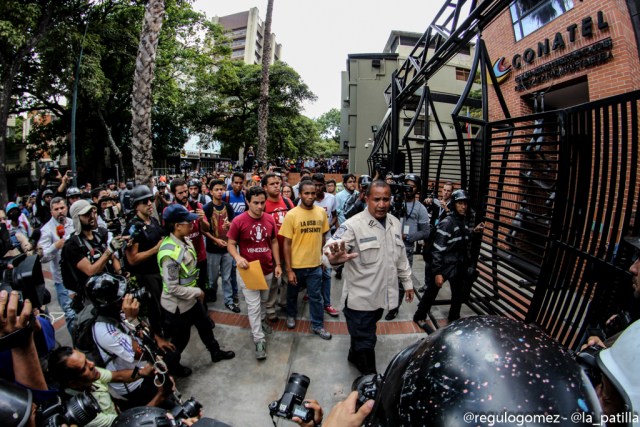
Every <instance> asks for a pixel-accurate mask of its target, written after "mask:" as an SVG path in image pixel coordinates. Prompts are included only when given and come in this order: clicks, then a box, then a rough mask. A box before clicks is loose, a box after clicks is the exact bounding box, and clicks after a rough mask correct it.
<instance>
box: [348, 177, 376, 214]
mask: <svg viewBox="0 0 640 427" xmlns="http://www.w3.org/2000/svg"><path fill="white" fill-rule="evenodd" d="M369 184H371V177H370V176H369V175H360V178H358V190H359V191H357V192H355V193H354V194H352V195H351V199H353V201H352V200H351V199H350V200H347V202H346V205H347V207H345V209H344V217H345V220H347V219H349V218H351V217H352V216H354V215H356V214H359V213H360V212H362V211H363V210H365V208H366V207H367V203H366V202H365V194H366V192H367V188H369ZM341 224H342V223H341Z"/></svg>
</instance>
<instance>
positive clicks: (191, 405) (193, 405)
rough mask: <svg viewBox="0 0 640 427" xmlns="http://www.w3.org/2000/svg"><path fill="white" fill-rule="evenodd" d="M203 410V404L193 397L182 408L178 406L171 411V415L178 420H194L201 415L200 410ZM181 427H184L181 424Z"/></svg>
mask: <svg viewBox="0 0 640 427" xmlns="http://www.w3.org/2000/svg"><path fill="white" fill-rule="evenodd" d="M201 409H202V403H200V402H198V401H197V400H196V399H194V398H193V397H192V398H191V399H189V400H187V401H186V402H184V403H183V404H182V406H180V405H178V406H176V407H174V408H173V409H172V410H171V415H173V417H174V418H175V419H176V420H184V419H187V418H193V417H197V416H198V415H200V410H201ZM179 425H182V423H181V424H179Z"/></svg>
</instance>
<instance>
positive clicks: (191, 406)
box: [182, 397, 202, 418]
mask: <svg viewBox="0 0 640 427" xmlns="http://www.w3.org/2000/svg"><path fill="white" fill-rule="evenodd" d="M200 409H202V404H200V402H198V401H197V400H195V399H194V398H193V397H192V398H191V399H189V400H187V401H186V402H184V404H183V405H182V410H183V411H184V413H185V415H186V416H187V418H193V417H197V416H198V414H199V413H200Z"/></svg>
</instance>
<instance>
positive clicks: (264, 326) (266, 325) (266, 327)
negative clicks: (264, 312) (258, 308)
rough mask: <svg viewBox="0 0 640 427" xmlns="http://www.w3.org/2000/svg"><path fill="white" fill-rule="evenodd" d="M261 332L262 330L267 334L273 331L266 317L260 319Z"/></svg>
mask: <svg viewBox="0 0 640 427" xmlns="http://www.w3.org/2000/svg"><path fill="white" fill-rule="evenodd" d="M262 332H264V333H265V334H267V335H269V334H272V333H273V328H272V327H271V325H269V323H268V322H267V321H266V319H265V320H263V321H262Z"/></svg>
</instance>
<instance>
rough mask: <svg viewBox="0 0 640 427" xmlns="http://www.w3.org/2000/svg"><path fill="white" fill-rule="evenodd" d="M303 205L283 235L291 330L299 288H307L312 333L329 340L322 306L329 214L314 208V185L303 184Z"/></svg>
mask: <svg viewBox="0 0 640 427" xmlns="http://www.w3.org/2000/svg"><path fill="white" fill-rule="evenodd" d="M299 189H300V204H299V205H298V206H297V207H295V208H293V209H292V210H290V211H289V213H288V214H287V216H285V217H284V222H283V223H282V227H281V228H280V232H279V234H280V235H281V236H283V237H284V259H285V265H286V266H287V279H288V280H289V284H288V289H287V327H288V328H289V329H293V328H294V327H295V326H296V315H297V314H298V290H299V289H300V287H299V286H298V285H304V284H306V285H307V295H308V296H309V311H310V313H311V331H312V332H313V333H314V334H316V335H318V336H320V338H322V339H325V340H330V339H331V334H330V333H329V332H328V331H327V330H326V329H324V319H323V316H324V315H323V304H322V295H321V289H322V261H321V259H322V246H324V234H325V233H326V232H327V231H328V230H329V220H328V218H327V213H326V212H325V211H324V209H322V208H321V207H318V206H314V204H313V202H314V201H315V199H316V187H315V185H314V183H313V182H312V181H307V180H305V181H302V182H301V183H300V186H299Z"/></svg>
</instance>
